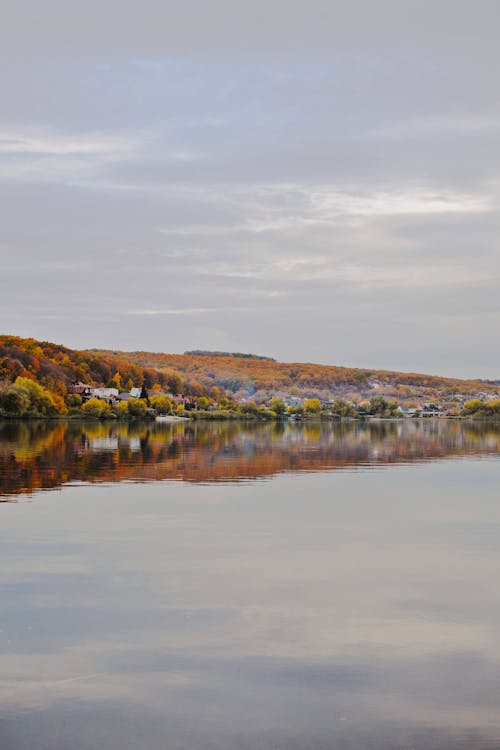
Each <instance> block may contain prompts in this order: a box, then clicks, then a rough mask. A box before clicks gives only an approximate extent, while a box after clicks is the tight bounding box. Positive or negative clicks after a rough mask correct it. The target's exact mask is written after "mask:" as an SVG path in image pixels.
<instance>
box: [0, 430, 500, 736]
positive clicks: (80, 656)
mask: <svg viewBox="0 0 500 750" xmlns="http://www.w3.org/2000/svg"><path fill="white" fill-rule="evenodd" d="M499 457H500V425H499V426H495V425H486V424H479V423H464V422H460V421H451V420H450V421H447V420H428V421H410V420H409V421H404V422H372V423H370V424H362V423H350V424H333V423H331V422H321V423H320V422H318V423H312V422H310V423H305V424H295V425H279V424H252V423H246V424H245V423H231V422H227V423H203V424H201V423H190V422H186V423H182V424H175V425H166V424H160V423H153V424H139V423H138V424H130V425H127V424H105V423H102V424H99V423H84V422H81V423H79V422H57V423H53V424H50V423H48V422H39V423H16V422H8V423H7V422H5V423H1V424H0V500H1V501H2V502H0V516H1V519H0V590H1V599H0V601H1V609H0V659H1V670H0V748H1V750H157V749H161V750H165V749H168V750H219V749H220V750H337V749H338V750H344V749H345V750H363V749H365V748H366V750H390V749H392V748H394V749H396V748H398V749H399V748H405V749H408V750H409V749H410V748H411V749H412V750H444V748H447V749H448V750H451V748H453V749H455V748H472V749H474V750H486V749H488V750H493V748H497V749H498V748H500V710H499V705H500V586H499V584H498V579H499V575H500V497H499V486H500V461H499Z"/></svg>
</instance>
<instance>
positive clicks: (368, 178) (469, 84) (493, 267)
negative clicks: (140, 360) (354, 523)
mask: <svg viewBox="0 0 500 750" xmlns="http://www.w3.org/2000/svg"><path fill="white" fill-rule="evenodd" d="M499 22H500V3H498V2H497V1H496V0H493V1H492V2H489V1H488V0H450V1H449V2H448V1H447V0H433V1H432V2H431V0H418V2H413V1H412V0H410V1H407V2H406V1H405V0H398V1H397V2H388V1H387V2H384V1H378V0H365V1H364V2H360V0H354V1H353V0H349V2H347V0H342V2H340V1H336V0H322V1H319V0H316V1H314V0H307V2H306V1H305V0H304V1H303V0H300V1H299V2H294V0H286V1H285V0H265V1H263V0H252V2H250V1H249V2H241V1H238V0H232V1H231V2H229V1H223V0H204V1H203V2H194V1H193V0H189V1H186V0H184V2H183V3H182V4H181V3H179V2H176V3H173V2H170V0H158V1H157V2H155V1H154V0H141V2H140V3H139V2H137V0H134V1H133V2H131V1H130V0H104V1H101V2H97V1H95V0H86V2H79V0H72V1H71V2H68V0H60V1H58V0H44V2H36V1H35V0H28V1H26V0H25V2H17V3H16V4H15V6H14V3H13V2H5V3H4V5H3V7H2V23H1V28H0V50H1V51H0V56H1V62H0V80H1V89H0V91H1V106H0V206H1V209H0V261H1V289H0V320H1V326H0V328H1V332H3V333H11V334H17V335H21V336H35V337H37V338H42V339H46V340H52V341H57V342H59V343H63V344H66V345H68V346H71V347H110V348H117V349H118V348H120V349H148V350H154V351H170V352H182V351H184V350H186V349H193V348H205V349H223V350H232V351H235V350H236V351H252V352H256V353H260V354H268V355H271V356H274V357H276V358H278V359H281V360H286V361H316V362H323V363H327V364H345V365H351V366H359V367H363V366H366V367H385V368H392V369H400V370H418V371H424V372H433V373H437V374H444V375H457V376H478V377H492V378H500V350H499V348H498V331H499V327H500V304H499V288H500V252H499V244H498V237H499V229H500V220H499V211H498V199H499V195H500V172H499V156H500V151H499V141H500V138H499V136H500V96H499V92H500V59H499V58H500V52H499V45H498V25H499Z"/></svg>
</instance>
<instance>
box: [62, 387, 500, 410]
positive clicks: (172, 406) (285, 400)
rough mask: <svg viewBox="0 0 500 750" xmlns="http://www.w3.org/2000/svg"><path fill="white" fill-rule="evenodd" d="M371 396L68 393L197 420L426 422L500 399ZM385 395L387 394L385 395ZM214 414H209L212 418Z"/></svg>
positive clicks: (498, 395)
mask: <svg viewBox="0 0 500 750" xmlns="http://www.w3.org/2000/svg"><path fill="white" fill-rule="evenodd" d="M369 387H370V390H371V391H372V393H371V394H366V395H360V396H359V397H358V398H356V400H350V399H343V398H340V397H332V398H318V397H315V396H312V397H311V396H303V397H298V396H296V395H294V396H291V395H289V394H286V393H279V394H277V395H273V396H271V397H269V398H266V399H264V400H262V399H255V397H254V398H253V399H252V398H251V397H249V396H244V397H242V398H240V399H236V398H232V397H227V396H224V397H222V398H220V399H219V400H214V399H210V398H207V397H206V396H201V397H200V396H193V395H186V394H184V393H171V392H169V391H164V390H162V389H161V388H160V387H159V386H154V387H153V389H152V390H151V391H149V392H148V390H147V389H146V388H145V387H144V386H142V387H131V388H130V390H127V391H122V390H120V389H119V388H116V387H99V386H93V385H90V384H85V383H81V382H75V383H73V384H72V385H71V386H70V387H69V389H68V391H69V393H70V394H73V395H74V396H76V397H77V398H79V399H81V404H82V405H83V404H86V403H88V402H90V401H91V400H98V401H102V402H104V403H106V404H107V405H109V406H110V407H115V408H116V407H117V406H118V405H119V404H127V403H129V405H130V402H135V401H142V402H143V403H144V405H145V406H146V405H147V407H149V410H150V411H151V413H153V412H155V411H156V412H158V413H165V414H166V413H170V414H177V415H179V414H183V413H190V415H191V416H197V415H196V413H197V412H204V413H209V414H212V415H213V416H214V417H216V416H217V413H221V412H223V411H228V410H230V409H233V410H238V411H241V412H243V413H247V414H251V413H252V412H253V410H254V409H257V410H259V411H260V413H261V414H262V415H265V414H266V411H267V412H269V411H271V412H274V413H275V414H277V415H278V416H282V417H292V418H300V417H301V416H303V415H307V414H309V415H311V414H321V415H323V416H332V417H351V418H371V417H377V416H378V417H381V416H382V417H396V418H424V417H457V416H460V415H462V414H463V413H464V410H466V407H467V405H468V404H470V403H475V404H478V403H480V404H483V405H486V406H487V405H489V404H494V403H496V402H498V401H499V399H500V390H499V391H481V390H478V391H474V392H470V393H468V394H463V393H453V394H446V395H445V394H440V393H439V392H438V393H437V394H436V398H435V399H434V400H433V401H424V400H420V401H413V402H410V404H405V403H399V402H398V401H397V400H395V399H391V398H388V397H386V395H384V393H383V387H382V384H381V383H379V382H378V381H371V382H370V383H369ZM381 391H382V392H381ZM207 416H208V414H207Z"/></svg>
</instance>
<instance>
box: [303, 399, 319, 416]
mask: <svg viewBox="0 0 500 750" xmlns="http://www.w3.org/2000/svg"><path fill="white" fill-rule="evenodd" d="M304 409H305V410H306V412H308V413H309V414H318V413H319V412H320V411H321V402H320V400H319V398H306V400H305V401H304Z"/></svg>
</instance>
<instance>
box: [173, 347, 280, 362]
mask: <svg viewBox="0 0 500 750" xmlns="http://www.w3.org/2000/svg"><path fill="white" fill-rule="evenodd" d="M184 354H186V355H188V356H190V357H192V356H194V357H235V358H236V359H257V360H265V361H267V362H276V360H275V359H273V358H272V357H264V356H263V355H262V354H244V353H243V352H217V351H215V352H211V351H206V350H204V349H193V350H192V351H190V352H184Z"/></svg>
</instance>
